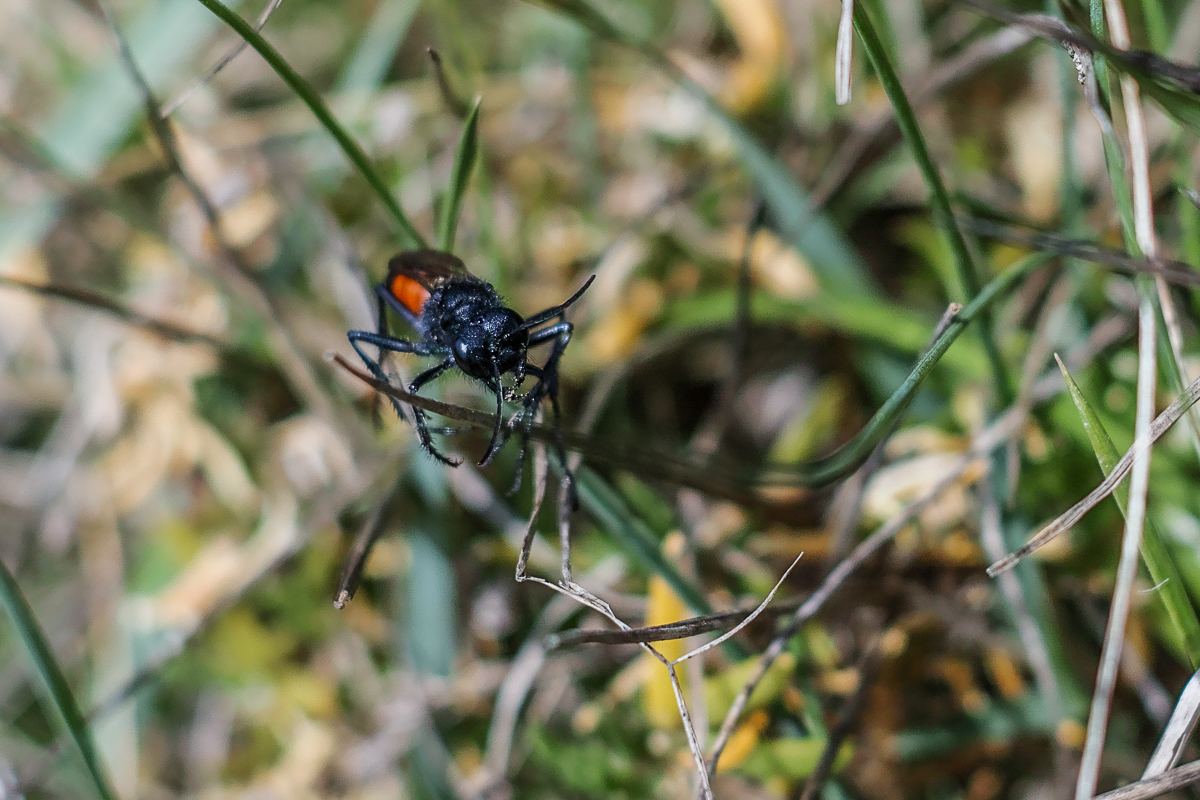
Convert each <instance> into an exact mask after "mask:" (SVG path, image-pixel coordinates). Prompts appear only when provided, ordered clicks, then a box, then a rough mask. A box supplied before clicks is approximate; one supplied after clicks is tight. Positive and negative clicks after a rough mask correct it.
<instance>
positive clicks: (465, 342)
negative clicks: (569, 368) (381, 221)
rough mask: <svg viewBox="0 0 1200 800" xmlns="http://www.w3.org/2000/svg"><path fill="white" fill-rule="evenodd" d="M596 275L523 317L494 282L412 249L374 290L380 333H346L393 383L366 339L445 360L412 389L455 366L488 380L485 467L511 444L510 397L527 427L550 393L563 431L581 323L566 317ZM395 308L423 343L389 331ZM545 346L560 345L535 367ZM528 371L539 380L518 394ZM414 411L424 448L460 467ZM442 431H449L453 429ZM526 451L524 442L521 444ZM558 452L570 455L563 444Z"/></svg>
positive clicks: (446, 256) (445, 256) (454, 261)
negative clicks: (366, 348)
mask: <svg viewBox="0 0 1200 800" xmlns="http://www.w3.org/2000/svg"><path fill="white" fill-rule="evenodd" d="M593 280H595V276H592V277H591V278H589V279H588V281H587V283H585V284H584V285H583V288H581V289H580V290H579V291H577V292H576V293H575V294H573V295H572V296H571V297H570V299H568V300H567V301H566V302H565V303H562V304H561V305H557V306H554V307H553V308H547V309H546V310H545V311H540V312H538V313H537V314H534V315H533V316H532V317H530V318H529V319H522V318H521V315H520V314H518V313H517V312H516V311H513V310H512V309H511V308H508V307H507V306H506V305H504V302H503V301H502V300H501V299H500V295H499V294H498V293H497V292H496V290H495V288H493V287H492V285H491V284H490V283H488V282H487V281H485V280H482V279H480V278H477V277H475V276H474V275H472V274H470V273H469V272H467V269H466V267H465V266H464V265H463V262H462V261H461V260H459V259H458V258H457V257H455V256H453V255H451V254H450V253H444V252H441V251H439V250H409V251H406V252H403V253H400V254H399V255H396V256H394V257H393V258H392V260H391V261H389V262H388V274H387V279H386V280H384V282H383V283H381V284H379V285H378V286H376V287H375V295H376V297H377V298H378V301H379V330H378V331H377V332H375V333H371V332H369V331H350V332H349V333H348V334H347V335H348V336H349V338H350V344H351V345H352V346H353V347H354V350H355V352H356V353H358V355H359V358H361V359H362V360H363V363H365V364H366V365H367V367H368V368H369V369H370V370H371V372H372V374H374V375H375V377H376V378H377V379H378V380H381V381H384V382H387V376H386V375H385V374H384V372H383V370H382V369H381V368H380V366H379V362H378V361H376V360H375V359H372V358H371V357H370V356H368V355H367V354H366V353H364V352H363V351H362V348H361V345H360V343H362V342H365V343H367V344H371V345H375V346H376V347H378V348H379V349H380V351H381V352H382V351H384V350H391V351H393V352H396V353H416V354H417V355H420V356H437V357H440V358H441V359H442V361H441V363H439V364H437V365H435V366H433V367H430V368H429V369H427V370H425V371H424V372H422V373H421V374H419V375H417V377H415V378H413V380H412V383H410V384H409V385H408V391H409V392H411V393H413V394H416V393H417V391H418V390H419V389H420V388H421V387H422V386H424V385H425V384H426V383H429V382H430V381H431V380H433V379H434V378H436V377H438V376H439V375H441V374H442V373H443V372H446V371H447V370H449V369H451V368H453V367H457V368H458V369H459V370H461V371H462V372H464V373H466V374H467V375H469V376H470V377H472V378H475V379H476V380H478V381H480V382H481V383H483V385H484V386H486V387H487V388H488V389H489V390H490V391H491V392H492V393H493V394H494V395H495V397H496V426H495V428H493V430H492V441H491V443H490V444H489V445H488V449H487V452H486V453H484V455H483V458H481V459H480V460H479V465H480V466H483V465H485V464H487V463H488V462H489V461H491V460H492V457H493V456H494V455H495V454H496V451H497V450H499V449H500V446H501V445H502V444H503V443H504V437H503V436H502V435H501V430H502V427H503V424H502V421H501V413H502V408H501V403H502V401H504V400H510V401H513V402H517V403H519V404H520V406H521V412H520V414H519V419H520V421H521V423H522V425H523V426H524V428H525V429H526V430H528V428H529V426H531V425H532V424H533V416H534V413H535V412H536V411H537V408H538V405H539V404H540V403H541V402H542V400H543V399H545V398H547V397H549V398H550V403H551V406H552V407H553V409H554V424H555V428H556V430H557V426H558V424H559V421H558V418H559V406H558V362H559V359H560V358H562V354H563V351H564V350H565V349H566V347H567V343H568V342H570V341H571V332H572V331H573V330H574V326H573V325H572V324H571V323H569V322H566V321H565V320H564V319H563V316H564V312H565V311H566V310H567V308H568V307H569V306H570V305H571V304H572V303H574V302H575V301H576V300H578V299H579V298H580V296H581V295H582V294H583V293H584V291H586V290H587V288H588V287H589V286H591V284H592V281H593ZM388 307H390V308H391V309H392V310H393V311H395V312H396V313H398V314H400V316H402V317H404V319H406V320H407V321H408V323H409V324H410V325H412V327H413V328H414V329H415V330H416V332H417V333H418V334H420V337H421V339H420V341H416V342H410V341H408V340H406V339H397V338H396V337H394V336H392V335H390V334H389V333H388V324H387V309H388ZM555 319H557V320H558V321H557V322H554V323H553V324H550V325H547V326H546V327H544V328H541V329H539V330H535V328H537V327H538V326H539V325H545V324H546V323H548V322H552V321H553V320H555ZM546 343H552V344H553V347H552V349H551V351H550V356H549V357H548V358H547V359H546V363H545V365H544V366H541V367H538V366H537V365H535V364H530V363H529V360H528V353H529V348H531V347H536V346H538V345H540V344H546ZM510 372H511V373H513V378H514V383H513V387H512V388H511V389H506V388H505V387H504V385H503V383H502V382H501V376H503V375H506V374H508V373H510ZM526 375H532V376H533V377H535V378H537V385H535V386H534V387H533V389H531V390H530V391H529V392H528V393H526V394H525V395H523V396H522V395H519V394H518V389H519V388H520V386H521V383H522V381H524V379H525V376H526ZM392 402H393V405H395V406H396V411H397V413H399V414H400V416H401V417H403V416H404V412H403V411H402V410H401V409H400V406H399V404H397V403H396V402H395V400H393V401H392ZM412 414H413V423H414V425H415V426H416V429H417V437H418V438H419V439H420V441H421V445H422V446H423V447H424V448H425V449H426V450H427V451H428V452H429V453H430V454H431V455H432V456H433V457H434V458H436V459H438V460H439V461H441V462H442V463H444V464H448V465H450V466H458V464H459V462H458V461H456V460H454V459H451V458H447V457H446V456H444V455H442V453H440V452H439V451H438V449H437V448H436V447H434V445H433V441H432V439H431V438H430V429H429V427H428V426H427V425H426V424H425V413H424V412H423V411H422V410H421V409H419V408H415V407H414V408H413V409H412ZM438 430H439V432H448V431H447V429H438ZM450 430H452V429H450ZM523 455H524V443H522V448H521V456H522V457H523ZM559 456H560V458H562V456H563V453H562V447H561V445H560V447H559ZM563 460H564V464H563V466H564V468H565V467H566V463H565V459H563ZM519 469H520V467H519V461H518V470H519ZM518 480H520V472H519V471H518Z"/></svg>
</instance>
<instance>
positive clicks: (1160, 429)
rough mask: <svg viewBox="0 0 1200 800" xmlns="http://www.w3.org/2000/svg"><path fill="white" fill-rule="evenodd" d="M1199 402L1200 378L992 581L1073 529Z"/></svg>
mask: <svg viewBox="0 0 1200 800" xmlns="http://www.w3.org/2000/svg"><path fill="white" fill-rule="evenodd" d="M1197 400H1200V378H1198V379H1196V380H1195V381H1193V382H1192V385H1191V386H1189V387H1188V388H1187V391H1185V392H1184V393H1183V394H1182V395H1180V396H1179V397H1178V398H1177V399H1176V400H1175V402H1174V403H1171V405H1169V406H1167V408H1166V409H1165V410H1164V411H1163V412H1162V413H1161V414H1159V415H1158V416H1157V417H1155V418H1154V422H1153V423H1151V425H1150V428H1149V430H1148V431H1146V433H1145V434H1144V435H1143V436H1139V437H1138V438H1137V439H1135V440H1134V442H1133V444H1132V445H1130V447H1129V449H1128V450H1127V451H1125V455H1123V456H1121V460H1120V461H1118V462H1117V464H1116V466H1115V467H1113V471H1112V472H1111V473H1110V474H1109V476H1108V477H1107V478H1105V479H1104V481H1103V482H1101V483H1100V485H1099V486H1097V487H1096V488H1095V489H1093V490H1092V491H1091V492H1089V493H1088V495H1087V496H1086V497H1084V498H1083V499H1082V500H1080V501H1079V502H1078V503H1076V504H1075V505H1073V506H1071V508H1070V509H1068V510H1067V511H1065V512H1064V513H1063V514H1061V515H1060V516H1058V517H1057V518H1056V519H1055V520H1054V521H1053V522H1051V523H1050V524H1048V525H1046V526H1045V527H1043V528H1042V529H1041V530H1040V531H1038V532H1037V533H1035V534H1034V535H1033V536H1032V537H1031V538H1030V539H1029V541H1028V542H1026V543H1025V544H1023V545H1022V546H1021V547H1019V548H1017V549H1016V550H1014V551H1013V552H1011V553H1009V554H1008V555H1007V556H1005V557H1004V558H1002V559H1000V560H999V561H997V562H995V563H994V564H992V565H991V566H990V567H988V569H987V571H988V575H991V576H992V577H993V578H994V577H996V576H997V575H999V574H1000V573H1001V572H1004V571H1005V570H1007V569H1012V568H1013V567H1014V566H1015V565H1016V563H1017V562H1018V561H1020V560H1021V559H1022V558H1024V557H1025V556H1027V555H1029V554H1030V553H1032V552H1033V551H1034V550H1037V549H1038V548H1039V547H1041V546H1042V545H1044V544H1046V543H1047V542H1049V541H1050V540H1051V539H1053V538H1054V537H1055V536H1058V535H1059V534H1061V533H1064V532H1066V531H1068V530H1070V529H1071V527H1072V526H1074V525H1075V523H1077V522H1079V520H1080V519H1081V518H1082V517H1083V515H1084V514H1086V513H1087V512H1088V511H1090V510H1092V508H1094V507H1095V506H1096V504H1097V503H1099V502H1100V501H1101V500H1103V499H1104V498H1106V497H1108V496H1109V495H1110V494H1112V492H1113V490H1114V489H1116V488H1117V485H1118V484H1119V483H1120V482H1121V481H1122V480H1124V479H1125V476H1126V475H1128V474H1129V471H1130V470H1131V469H1132V468H1133V462H1134V460H1135V458H1136V457H1137V455H1138V454H1139V453H1140V452H1141V451H1143V450H1149V449H1150V446H1151V445H1152V444H1154V443H1155V442H1156V441H1158V440H1159V438H1160V437H1162V435H1163V434H1164V433H1166V432H1167V431H1169V430H1170V429H1171V426H1172V425H1174V424H1175V423H1176V422H1178V421H1179V419H1180V417H1182V416H1183V415H1184V413H1185V412H1186V411H1187V410H1188V409H1189V408H1191V407H1192V406H1193V405H1194V404H1195V403H1196V401H1197Z"/></svg>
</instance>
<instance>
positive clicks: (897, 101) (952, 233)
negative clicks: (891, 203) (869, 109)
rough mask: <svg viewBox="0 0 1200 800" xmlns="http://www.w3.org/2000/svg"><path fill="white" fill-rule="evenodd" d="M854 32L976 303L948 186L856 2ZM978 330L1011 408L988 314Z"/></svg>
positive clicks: (974, 280) (975, 284)
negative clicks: (880, 87)
mask: <svg viewBox="0 0 1200 800" xmlns="http://www.w3.org/2000/svg"><path fill="white" fill-rule="evenodd" d="M854 29H855V30H856V31H857V32H858V36H859V39H861V40H862V43H863V49H864V50H865V51H866V53H867V58H868V60H870V62H871V66H872V67H874V68H875V73H876V75H878V76H879V80H880V82H881V83H882V84H883V88H884V91H885V92H887V96H888V99H889V100H890V101H891V103H892V108H893V109H894V110H895V112H896V122H897V124H898V125H899V126H900V132H901V133H902V134H903V136H904V140H905V141H906V142H907V143H908V146H909V149H910V150H911V151H912V154H913V158H914V159H915V160H916V162H917V167H918V168H919V169H920V171H921V175H922V177H923V178H924V179H925V183H926V185H927V186H928V187H929V203H930V206H931V207H932V209H933V217H934V220H935V221H936V222H937V225H938V227H939V228H941V229H942V234H943V235H944V236H945V237H946V241H947V243H948V244H949V245H950V250H951V252H952V253H953V254H954V263H955V266H956V267H957V269H958V278H959V281H961V283H962V286H963V288H964V289H965V290H966V295H967V296H966V300H967V301H970V300H973V299H975V296H976V295H978V294H979V288H980V287H979V273H978V271H977V270H976V268H975V262H974V259H972V258H971V251H970V250H969V249H968V248H967V242H966V239H964V238H963V235H962V231H961V230H959V227H958V222H957V221H956V220H955V219H954V211H953V209H952V208H951V207H950V195H949V193H947V191H946V185H945V184H944V183H942V177H941V175H940V174H939V173H938V169H937V166H936V165H935V164H934V163H933V158H932V157H931V156H930V155H929V148H928V147H927V146H926V144H925V137H924V135H922V133H921V128H920V126H919V125H918V124H917V115H916V113H915V112H914V111H913V108H912V104H911V103H909V102H908V96H907V95H906V94H905V93H904V87H903V85H901V83H900V78H899V77H898V76H897V75H896V71H895V69H893V68H892V63H891V60H890V59H889V58H888V55H887V52H886V50H884V47H883V43H882V42H881V41H880V40H879V36H878V34H877V33H876V32H875V26H874V25H873V24H872V23H871V17H870V15H869V14H868V13H867V9H866V7H865V5H864V4H863V3H856V4H855V6H854ZM979 328H980V335H981V336H982V337H983V345H984V349H985V350H986V351H987V356H988V361H989V362H990V363H991V367H992V373H993V378H994V380H995V383H996V389H997V392H998V393H999V396H1000V402H1001V405H1008V404H1009V402H1011V400H1012V397H1013V391H1012V385H1011V383H1010V381H1009V378H1008V370H1007V369H1006V368H1005V366H1004V360H1003V359H1002V358H1001V357H1000V349H999V347H998V346H997V345H996V339H995V336H994V335H993V332H992V324H991V319H990V318H989V316H988V315H987V314H984V315H983V316H982V317H981V318H980V320H979Z"/></svg>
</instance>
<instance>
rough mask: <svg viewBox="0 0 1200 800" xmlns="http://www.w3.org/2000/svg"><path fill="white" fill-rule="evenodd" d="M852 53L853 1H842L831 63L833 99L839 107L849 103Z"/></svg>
mask: <svg viewBox="0 0 1200 800" xmlns="http://www.w3.org/2000/svg"><path fill="white" fill-rule="evenodd" d="M853 53H854V0H842V15H841V17H840V19H839V20H838V36H837V49H836V51H835V55H834V61H833V76H834V77H833V83H834V93H835V99H836V101H837V104H838V105H839V106H844V105H846V104H847V103H849V102H850V81H851V78H852V77H853V72H852V70H851V67H852V66H853V65H852V62H851V58H852V55H853Z"/></svg>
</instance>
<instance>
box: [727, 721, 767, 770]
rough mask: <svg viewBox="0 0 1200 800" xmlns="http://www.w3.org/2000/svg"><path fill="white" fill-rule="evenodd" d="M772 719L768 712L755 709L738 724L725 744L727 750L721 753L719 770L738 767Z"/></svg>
mask: <svg viewBox="0 0 1200 800" xmlns="http://www.w3.org/2000/svg"><path fill="white" fill-rule="evenodd" d="M770 719H771V718H770V717H769V716H768V715H767V712H765V711H755V712H754V713H753V714H751V715H750V716H749V718H747V719H746V721H745V722H743V723H742V724H741V725H739V726H737V729H735V730H734V732H733V733H732V734H731V735H730V737H729V743H728V744H726V745H725V751H724V752H723V753H722V754H721V761H720V764H719V765H718V766H717V772H726V771H728V770H731V769H736V768H737V766H738V765H739V764H741V763H742V762H743V761H745V760H746V756H748V755H750V751H751V750H753V749H754V747H755V745H757V744H758V737H759V736H761V735H762V732H763V731H764V730H766V728H767V723H768V722H769V721H770Z"/></svg>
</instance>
